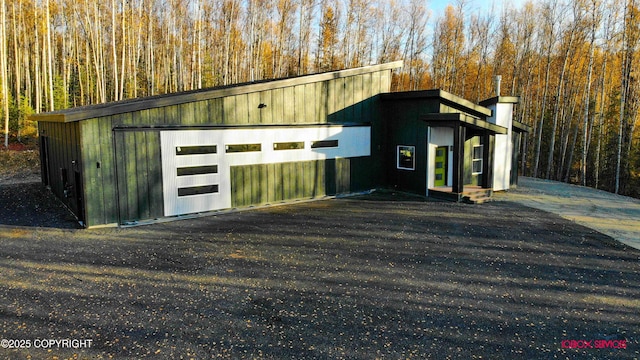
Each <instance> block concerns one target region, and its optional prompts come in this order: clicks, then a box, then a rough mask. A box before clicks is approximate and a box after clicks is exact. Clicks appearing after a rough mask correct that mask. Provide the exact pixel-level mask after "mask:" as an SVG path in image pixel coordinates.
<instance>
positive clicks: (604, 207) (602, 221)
mask: <svg viewBox="0 0 640 360" xmlns="http://www.w3.org/2000/svg"><path fill="white" fill-rule="evenodd" d="M519 182H520V187H519V188H518V189H516V190H512V191H508V192H502V193H497V194H496V199H499V200H506V201H512V202H517V203H519V204H522V205H525V206H529V207H533V208H536V209H540V210H545V211H549V212H552V213H554V214H557V215H560V216H562V217H563V218H565V219H569V220H572V221H575V222H576V223H578V224H580V225H584V226H586V227H588V228H591V229H594V230H596V231H599V232H601V233H603V234H606V235H609V236H611V237H612V238H614V239H616V240H618V241H620V242H622V243H623V244H626V245H629V246H631V247H634V248H636V249H639V250H640V200H639V199H634V198H630V197H627V196H620V195H616V194H612V193H610V192H606V191H602V190H596V189H593V188H589V187H584V186H576V185H571V184H566V183H562V182H557V181H548V180H542V179H535V178H529V177H520V178H519Z"/></svg>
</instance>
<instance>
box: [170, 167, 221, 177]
mask: <svg viewBox="0 0 640 360" xmlns="http://www.w3.org/2000/svg"><path fill="white" fill-rule="evenodd" d="M217 173H218V165H208V166H190V167H180V168H178V176H187V175H202V174H217Z"/></svg>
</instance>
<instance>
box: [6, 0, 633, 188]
mask: <svg viewBox="0 0 640 360" xmlns="http://www.w3.org/2000/svg"><path fill="white" fill-rule="evenodd" d="M637 1H638V0H559V1H558V0H542V1H530V2H528V3H525V4H524V5H522V6H520V7H513V6H511V7H509V6H507V7H506V8H505V9H503V10H500V11H493V10H492V9H481V10H479V9H478V8H477V4H476V3H475V2H472V1H467V0H457V1H455V0H454V1H453V2H452V5H450V6H448V7H447V8H446V9H445V11H444V12H443V13H442V14H437V15H433V14H432V12H431V11H430V10H429V2H425V1H424V0H395V1H394V0H337V1H334V0H331V1H327V0H100V1H99V0H1V3H2V7H1V9H0V11H1V14H0V16H1V17H2V22H1V24H2V25H3V26H1V27H0V55H1V56H0V59H1V62H0V73H1V75H2V76H1V79H0V80H1V83H0V85H1V87H2V94H0V95H1V97H2V104H3V107H2V114H3V116H4V117H3V118H4V124H5V133H6V134H7V135H11V136H12V137H17V138H21V137H25V136H33V135H34V134H35V131H36V130H35V125H34V124H33V123H31V122H29V121H27V120H26V119H27V116H28V115H29V114H30V113H33V112H36V113H37V112H42V111H51V110H59V109H63V108H68V107H75V106H82V105H88V104H95V103H103V102H109V101H117V100H122V99H127V98H136V97H142V96H149V95H156V94H163V93H170V92H178V91H185V90H193V89H199V88H206V87H212V86H218V85H227V84H233V83H241V82H249V81H258V80H263V79H272V78H282V77H289V76H297V75H302V74H308V73H316V72H322V71H328V70H335V69H342V68H350V67H357V66H362V65H368V64H372V63H384V62H389V61H394V60H404V64H405V66H404V68H403V69H402V70H399V71H396V72H395V73H394V78H393V90H417V89H432V88H440V89H444V90H446V91H449V92H452V93H454V94H456V95H459V96H462V97H464V98H467V99H469V100H472V101H479V100H483V99H485V98H488V97H491V96H493V94H494V92H495V89H494V81H493V78H494V77H495V76H496V75H501V76H502V94H503V95H518V96H520V97H521V103H520V104H519V105H518V106H517V110H516V117H517V119H518V120H519V121H521V122H523V123H525V124H528V125H531V126H532V128H533V132H532V133H530V134H528V136H527V137H526V141H525V142H524V144H523V151H524V156H523V161H522V163H521V164H519V166H521V167H522V170H523V171H524V174H526V175H530V176H536V177H541V178H547V179H554V180H561V181H566V182H573V183H578V184H583V185H588V186H593V187H597V188H601V189H605V190H608V191H612V192H616V193H621V194H627V195H632V196H636V197H640V149H639V146H638V142H639V137H638V127H637V124H638V110H639V106H640V102H639V101H638V96H639V93H640V81H639V79H638V74H637V70H636V69H638V68H639V67H638V65H639V62H640V59H639V56H638V47H639V45H640V19H639V16H640V12H639V10H638V4H637ZM5 141H6V140H5Z"/></svg>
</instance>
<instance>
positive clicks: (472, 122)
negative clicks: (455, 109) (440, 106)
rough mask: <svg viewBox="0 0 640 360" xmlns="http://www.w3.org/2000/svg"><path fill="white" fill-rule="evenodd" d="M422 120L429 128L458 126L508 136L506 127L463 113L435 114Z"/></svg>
mask: <svg viewBox="0 0 640 360" xmlns="http://www.w3.org/2000/svg"><path fill="white" fill-rule="evenodd" d="M420 119H421V120H422V121H424V122H426V123H427V124H428V125H429V126H438V127H452V128H454V127H456V126H464V127H466V128H470V129H474V130H482V131H489V132H490V133H492V134H503V135H505V134H507V128H505V127H502V126H500V125H496V124H492V123H490V122H487V121H484V120H482V119H479V118H476V117H473V116H469V115H467V114H462V113H448V114H443V113H433V114H427V115H423V116H421V117H420Z"/></svg>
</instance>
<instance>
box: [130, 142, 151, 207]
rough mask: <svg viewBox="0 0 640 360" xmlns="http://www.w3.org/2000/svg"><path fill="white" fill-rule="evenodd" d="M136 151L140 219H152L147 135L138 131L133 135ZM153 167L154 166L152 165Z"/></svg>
mask: <svg viewBox="0 0 640 360" xmlns="http://www.w3.org/2000/svg"><path fill="white" fill-rule="evenodd" d="M133 138H134V141H135V149H136V172H135V177H136V181H137V189H136V192H137V199H138V201H137V203H138V212H137V214H138V218H139V219H149V218H151V206H150V205H151V202H150V197H149V173H148V169H147V167H148V166H149V160H148V158H147V146H148V142H147V133H146V132H141V131H136V132H134V133H133ZM152 166H153V165H152Z"/></svg>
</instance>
